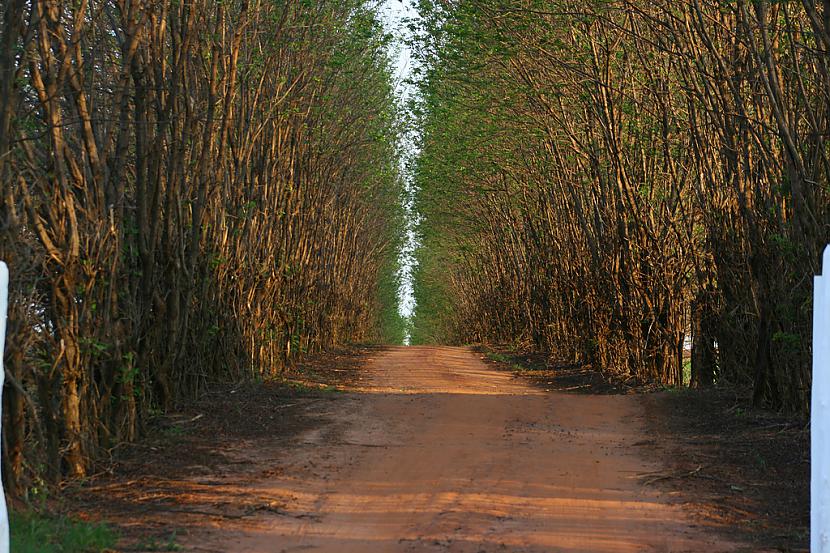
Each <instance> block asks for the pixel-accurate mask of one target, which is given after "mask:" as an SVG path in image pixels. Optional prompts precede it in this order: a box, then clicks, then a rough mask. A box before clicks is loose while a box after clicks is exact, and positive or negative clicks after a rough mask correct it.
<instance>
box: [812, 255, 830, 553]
mask: <svg viewBox="0 0 830 553" xmlns="http://www.w3.org/2000/svg"><path fill="white" fill-rule="evenodd" d="M822 262H823V266H822V275H819V276H817V277H815V279H814V283H815V285H814V291H813V390H812V397H811V402H810V403H811V404H810V551H811V552H812V553H819V552H822V553H824V552H827V553H830V246H827V248H826V249H825V250H824V256H823V259H822Z"/></svg>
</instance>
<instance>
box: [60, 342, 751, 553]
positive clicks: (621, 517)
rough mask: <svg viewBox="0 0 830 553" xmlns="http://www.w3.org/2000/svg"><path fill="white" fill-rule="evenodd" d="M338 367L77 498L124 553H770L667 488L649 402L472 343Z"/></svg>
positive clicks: (183, 430)
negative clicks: (505, 366) (503, 361)
mask: <svg viewBox="0 0 830 553" xmlns="http://www.w3.org/2000/svg"><path fill="white" fill-rule="evenodd" d="M358 361H360V362H364V363H365V367H364V368H363V369H362V370H356V368H357V362H358ZM327 368H328V369H338V370H339V371H340V372H335V373H334V374H338V375H339V376H341V377H344V380H346V381H347V382H349V383H348V384H347V385H344V386H341V387H342V388H344V389H345V391H342V392H333V391H330V390H331V389H330V388H322V389H314V388H313V387H309V386H303V387H299V386H294V387H286V386H275V385H260V386H256V387H249V388H246V389H238V390H235V391H234V393H230V391H228V393H226V394H223V395H217V396H213V397H212V398H210V399H209V400H208V401H203V402H201V403H199V404H197V405H194V406H192V408H190V409H188V410H187V411H186V412H183V413H181V414H180V416H179V417H176V418H173V419H168V425H167V426H166V429H165V430H163V431H161V432H159V434H158V436H159V437H158V438H156V439H155V440H154V441H152V440H151V441H148V442H146V443H144V444H143V445H141V446H137V447H133V448H130V450H128V451H126V452H124V453H121V454H120V455H119V458H120V461H119V464H117V465H116V466H115V467H114V470H113V471H112V474H105V475H101V476H99V477H98V478H96V479H94V481H93V482H91V483H90V484H88V485H86V486H84V487H83V488H81V489H79V490H76V491H75V492H74V493H73V494H72V495H73V497H74V498H75V499H74V500H73V502H81V503H82V506H83V507H84V508H85V511H86V513H87V516H89V517H90V518H103V519H107V520H110V521H113V522H114V523H115V524H117V525H119V526H120V527H121V528H122V530H124V535H125V539H124V542H123V544H122V547H123V550H124V551H151V550H164V548H168V549H176V548H179V547H180V548H183V549H184V550H187V551H201V552H226V551H228V552H231V551H232V552H240V553H243V552H283V551H284V552H288V551H300V550H306V549H307V550H311V551H331V552H349V551H354V552H358V551H359V552H387V551H388V552H416V551H452V552H471V553H480V552H496V551H512V552H528V553H532V552H543V551H544V552H559V551H573V552H586V553H588V552H596V553H599V552H627V551H631V552H640V551H654V552H682V551H687V552H710V551H711V552H717V551H761V550H763V548H762V547H760V546H759V544H758V543H752V542H750V541H748V540H745V539H741V538H740V536H737V535H731V536H724V535H723V534H721V533H719V529H718V527H717V526H718V521H717V520H714V521H712V520H710V521H708V522H707V521H706V520H705V519H704V518H701V517H699V513H696V512H695V511H694V510H690V509H688V508H686V507H684V506H682V505H681V503H683V499H684V498H683V495H682V494H680V495H678V494H677V493H673V491H672V490H670V489H667V488H666V487H665V486H662V485H658V484H664V483H665V482H667V481H669V480H671V479H670V478H663V477H665V476H667V475H669V476H671V475H672V474H673V472H672V471H673V470H676V467H674V466H672V465H669V464H666V463H665V462H664V458H663V457H661V456H658V455H657V454H655V452H654V451H646V449H647V448H644V447H643V444H647V443H649V442H650V441H651V442H654V441H658V440H661V441H662V440H663V439H664V438H663V437H662V435H658V434H655V433H654V432H653V429H652V428H651V427H649V426H648V421H647V417H648V416H653V414H652V413H651V412H650V411H649V410H648V409H651V408H652V407H654V406H653V405H652V406H651V407H649V408H648V409H646V407H644V402H643V399H642V396H636V395H577V394H567V393H563V392H556V391H554V392H546V391H545V390H544V389H541V388H540V387H538V386H534V385H531V384H529V383H528V382H527V381H526V379H523V378H519V377H516V376H514V375H512V374H510V373H509V372H505V371H499V370H496V369H495V368H494V367H492V366H491V365H488V364H487V363H485V362H484V361H483V360H482V355H480V354H477V353H475V352H473V351H472V350H470V349H465V348H426V347H419V348H391V349H388V350H383V351H380V350H374V351H368V352H365V353H364V354H363V356H362V357H361V358H360V359H357V358H355V357H354V356H352V357H348V356H346V357H342V358H341V360H340V361H336V360H335V361H334V362H332V361H327V362H325V363H322V365H320V366H319V367H317V368H316V369H315V368H314V367H312V368H311V369H309V370H308V371H307V374H309V375H310V376H311V377H312V380H313V377H314V376H315V375H317V376H318V377H319V375H320V374H324V373H327V372H330V371H328V370H327ZM658 416H659V413H658ZM171 421H172V422H171ZM669 442H670V440H669V441H667V442H666V443H667V444H669ZM666 447H667V448H670V447H671V446H670V445H666ZM736 493H737V492H736Z"/></svg>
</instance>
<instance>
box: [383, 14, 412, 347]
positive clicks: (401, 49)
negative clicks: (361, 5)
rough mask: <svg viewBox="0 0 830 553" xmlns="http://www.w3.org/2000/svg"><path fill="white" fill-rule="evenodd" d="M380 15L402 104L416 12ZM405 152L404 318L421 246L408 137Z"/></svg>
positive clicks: (409, 306)
mask: <svg viewBox="0 0 830 553" xmlns="http://www.w3.org/2000/svg"><path fill="white" fill-rule="evenodd" d="M380 13H381V15H382V17H383V20H384V24H385V25H386V29H387V31H389V32H391V33H392V34H394V36H395V38H396V40H395V41H394V42H393V43H392V46H391V48H392V55H393V56H394V58H395V67H396V75H395V82H396V86H397V89H398V95H399V96H400V98H401V100H402V101H406V100H407V99H408V98H410V97H411V96H412V95H413V94H414V89H413V87H412V85H410V84H407V82H406V81H407V78H408V77H409V76H410V72H411V70H412V53H411V50H410V49H409V47H408V46H407V45H406V42H405V39H406V38H407V37H408V36H409V30H408V29H407V26H406V24H405V23H406V20H407V19H413V18H416V17H417V16H418V12H417V11H416V10H415V7H414V5H413V0H385V1H384V2H382V4H381V5H380ZM403 144H404V148H405V150H406V151H405V152H404V154H405V155H404V159H403V160H402V164H404V167H402V170H403V171H404V178H405V179H406V181H405V188H406V192H407V197H406V198H404V200H403V201H404V204H403V207H404V213H405V216H406V218H407V230H406V242H405V244H404V246H403V250H402V251H401V255H400V263H401V273H400V275H401V287H400V290H399V299H400V302H399V310H400V312H401V315H403V316H404V317H407V318H409V317H411V316H412V313H413V310H414V308H415V296H414V291H413V287H412V285H413V282H412V271H413V269H414V265H415V258H414V256H413V254H414V251H415V249H416V248H417V246H418V243H417V237H416V234H415V226H416V224H417V214H416V212H415V208H414V204H413V192H414V190H413V188H412V184H411V182H410V179H409V175H408V174H407V173H406V167H405V164H406V162H407V160H408V159H410V158H411V157H412V156H414V155H415V151H414V141H413V140H412V137H411V136H410V137H406V138H405V139H404V141H403ZM405 343H407V344H408V343H409V336H407V337H406V339H405Z"/></svg>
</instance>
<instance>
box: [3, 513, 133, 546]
mask: <svg viewBox="0 0 830 553" xmlns="http://www.w3.org/2000/svg"><path fill="white" fill-rule="evenodd" d="M9 519H10V526H11V549H12V551H14V552H15V553H102V552H104V551H106V550H109V549H112V548H113V547H115V542H116V541H117V535H116V533H115V531H114V530H113V529H112V528H110V527H109V526H107V525H106V524H95V523H89V522H83V521H77V520H72V519H70V518H67V517H52V516H44V515H40V514H37V513H34V512H13V513H11V514H10V516H9Z"/></svg>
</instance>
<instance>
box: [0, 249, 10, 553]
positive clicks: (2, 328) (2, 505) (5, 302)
mask: <svg viewBox="0 0 830 553" xmlns="http://www.w3.org/2000/svg"><path fill="white" fill-rule="evenodd" d="M8 310H9V268H8V267H6V264H5V263H3V262H2V261H0V421H2V420H3V383H4V382H5V380H6V371H5V369H4V368H3V348H4V347H5V345H6V314H7V313H8ZM0 553H9V513H8V511H7V510H6V492H5V491H4V490H3V480H2V478H0Z"/></svg>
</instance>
